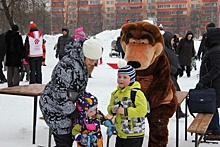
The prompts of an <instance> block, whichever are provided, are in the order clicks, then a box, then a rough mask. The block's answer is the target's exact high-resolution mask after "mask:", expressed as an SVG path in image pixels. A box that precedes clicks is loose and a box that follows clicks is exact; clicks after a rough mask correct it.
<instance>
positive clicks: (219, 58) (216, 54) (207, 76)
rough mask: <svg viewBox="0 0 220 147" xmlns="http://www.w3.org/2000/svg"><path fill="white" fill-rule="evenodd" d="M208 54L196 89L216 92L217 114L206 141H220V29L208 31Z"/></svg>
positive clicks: (201, 68)
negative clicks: (207, 89) (219, 110)
mask: <svg viewBox="0 0 220 147" xmlns="http://www.w3.org/2000/svg"><path fill="white" fill-rule="evenodd" d="M205 46H206V47H205V48H206V53H205V54H204V56H203V59H202V63H201V66H200V79H199V82H198V83H197V85H196V89H203V88H207V87H208V88H214V89H215V90H216V100H217V106H216V112H215V113H214V116H213V118H212V120H211V122H210V124H209V127H208V130H209V132H211V134H208V135H206V139H211V140H220V125H219V112H218V108H219V107H220V28H214V27H213V28H209V29H207V40H206V42H205Z"/></svg>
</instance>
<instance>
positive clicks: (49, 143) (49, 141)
mask: <svg viewBox="0 0 220 147" xmlns="http://www.w3.org/2000/svg"><path fill="white" fill-rule="evenodd" d="M39 119H40V120H44V117H43V116H41V117H40V118H39ZM51 136H52V131H51V129H50V128H49V133H48V147H51Z"/></svg>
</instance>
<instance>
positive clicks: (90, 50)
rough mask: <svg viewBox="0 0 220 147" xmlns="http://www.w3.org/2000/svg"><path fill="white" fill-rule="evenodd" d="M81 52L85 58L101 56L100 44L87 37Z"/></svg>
mask: <svg viewBox="0 0 220 147" xmlns="http://www.w3.org/2000/svg"><path fill="white" fill-rule="evenodd" d="M83 54H84V56H85V57H86V58H89V59H92V60H98V59H100V58H101V56H102V46H101V44H100V43H99V41H98V40H96V39H92V38H91V39H88V40H86V41H85V42H84V43H83Z"/></svg>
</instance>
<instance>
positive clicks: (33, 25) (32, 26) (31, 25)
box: [29, 21, 37, 29]
mask: <svg viewBox="0 0 220 147" xmlns="http://www.w3.org/2000/svg"><path fill="white" fill-rule="evenodd" d="M29 27H30V29H31V28H34V27H37V25H36V24H35V23H34V22H33V21H31V22H30V26H29Z"/></svg>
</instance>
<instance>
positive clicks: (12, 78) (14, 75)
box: [7, 66, 20, 87]
mask: <svg viewBox="0 0 220 147" xmlns="http://www.w3.org/2000/svg"><path fill="white" fill-rule="evenodd" d="M7 79H8V87H13V86H19V82H20V75H19V67H14V66H7Z"/></svg>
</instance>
